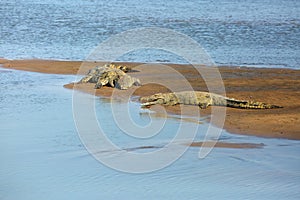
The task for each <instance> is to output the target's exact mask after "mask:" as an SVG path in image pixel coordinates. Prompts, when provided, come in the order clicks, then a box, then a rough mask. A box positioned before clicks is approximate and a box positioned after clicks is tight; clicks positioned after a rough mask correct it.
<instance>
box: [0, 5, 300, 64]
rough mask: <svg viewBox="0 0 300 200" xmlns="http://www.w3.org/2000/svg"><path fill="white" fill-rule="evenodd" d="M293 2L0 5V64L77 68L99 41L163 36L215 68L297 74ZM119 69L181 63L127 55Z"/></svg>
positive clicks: (299, 40) (297, 21)
mask: <svg viewBox="0 0 300 200" xmlns="http://www.w3.org/2000/svg"><path fill="white" fill-rule="evenodd" d="M299 8H300V1H298V0H285V1H284V2H283V1H281V0H255V1H252V0H243V1H241V0H229V1H228V0H226V1H225V0H221V1H217V0H212V1H207V0H201V1H196V0H193V1H188V0H183V1H175V0H167V1H156V0H155V1H140V0H126V1H117V0H109V1H108V0H101V1H93V0H79V1H72V0H59V1H58V0H35V1H32V0H30V1H28V0H20V1H8V0H2V1H1V2H0V27H1V30H0V45H1V48H0V57H5V58H51V59H64V60H83V59H85V58H86V57H87V56H88V54H89V53H90V52H91V51H92V50H93V49H94V48H95V47H96V46H97V45H99V44H100V43H101V42H103V41H104V40H105V39H107V38H109V37H111V36H113V35H115V34H117V33H121V32H122V31H126V30H130V29H133V28H141V27H162V28H169V29H172V30H175V31H178V32H180V33H183V34H186V35H187V36H189V37H191V38H192V39H194V40H196V41H197V42H198V43H199V44H201V45H202V46H203V47H204V48H205V50H206V51H207V52H208V54H210V55H211V57H212V58H213V59H214V61H215V62H216V63H217V64H219V65H246V66H257V67H284V68H295V69H299V63H300V57H299V55H300V46H299V45H298V44H300V14H299V13H300V12H299ZM120 60H124V61H135V62H136V61H142V62H157V61H160V62H161V61H163V62H172V63H180V62H183V61H184V60H183V59H182V58H181V57H180V55H178V56H174V55H172V54H170V53H162V52H161V51H154V50H152V51H149V50H147V51H135V52H131V53H129V54H127V55H124V56H123V57H121V58H120Z"/></svg>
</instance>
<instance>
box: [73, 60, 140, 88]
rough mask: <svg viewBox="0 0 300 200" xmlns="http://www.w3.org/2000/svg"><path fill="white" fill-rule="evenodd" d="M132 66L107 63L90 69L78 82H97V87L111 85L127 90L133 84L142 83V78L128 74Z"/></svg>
mask: <svg viewBox="0 0 300 200" xmlns="http://www.w3.org/2000/svg"><path fill="white" fill-rule="evenodd" d="M128 71H130V68H129V67H127V66H125V65H114V64H106V65H104V66H97V67H95V68H93V69H91V70H89V72H88V74H87V75H86V76H85V77H83V78H82V79H81V80H80V81H79V82H78V83H95V89H99V88H101V87H102V86H105V85H107V86H110V87H115V88H118V89H122V90H126V89H128V88H130V87H131V86H133V85H137V86H138V85H141V83H140V80H139V79H137V78H135V77H131V76H129V75H127V74H126V72H128Z"/></svg>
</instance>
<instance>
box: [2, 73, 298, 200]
mask: <svg viewBox="0 0 300 200" xmlns="http://www.w3.org/2000/svg"><path fill="white" fill-rule="evenodd" d="M74 80H75V76H67V75H49V74H39V73H32V72H22V71H14V70H4V69H1V71H0V91H1V93H0V110H1V112H0V122H1V123H0V137H1V139H0V146H1V151H0V152H1V153H0V157H1V165H0V199H3V200H16V199H22V200H26V199H28V200H33V199H68V198H70V199H154V198H155V199H199V198H203V199H211V198H212V199H224V198H230V199H241V198H242V199H299V197H300V193H299V190H298V189H299V184H300V170H299V169H300V159H299V150H300V143H299V141H293V140H285V139H264V138H257V137H251V136H241V135H232V134H229V133H227V132H226V131H224V130H223V131H222V134H221V136H220V138H219V140H220V141H223V142H246V143H263V144H264V145H265V146H264V147H263V148H258V149H224V148H222V149H221V148H214V149H213V151H212V152H210V154H208V156H206V157H205V158H204V159H199V157H198V154H199V148H197V147H193V148H189V149H187V151H186V152H185V153H184V154H183V156H181V157H180V156H178V159H177V160H176V161H175V162H174V163H173V164H171V165H166V166H165V167H164V168H162V169H160V170H154V171H153V172H150V173H141V174H132V173H126V172H120V171H117V170H115V169H114V168H110V167H107V166H106V165H104V164H105V163H104V164H102V163H101V162H99V161H97V160H96V159H94V158H93V156H92V155H91V154H89V153H88V151H87V150H86V149H85V147H84V145H83V143H82V142H81V140H80V139H79V135H78V133H77V130H76V126H75V124H74V119H73V109H72V97H73V94H72V90H68V89H64V88H63V87H62V85H63V84H66V83H69V82H71V81H74ZM81 95H83V96H84V97H85V98H87V99H92V100H93V101H94V102H95V110H96V115H97V118H98V122H99V123H100V124H101V126H102V127H103V129H104V130H105V133H106V135H107V137H109V138H110V139H111V141H112V142H113V143H114V144H116V145H118V146H119V147H120V148H122V149H125V150H127V151H129V152H133V153H147V152H148V153H151V152H153V151H156V150H157V149H160V148H162V147H164V145H165V144H166V143H167V142H169V141H170V140H171V139H172V138H173V137H175V133H176V130H177V129H178V126H179V125H181V126H187V127H192V126H194V125H195V122H190V121H188V120H186V121H181V120H180V117H179V116H177V117H176V116H174V117H170V118H167V119H165V122H164V126H163V128H162V129H161V130H160V131H159V134H158V135H154V136H153V137H150V138H134V139H132V137H128V135H126V134H125V133H124V131H123V130H121V129H119V128H118V126H116V124H115V121H114V117H113V116H111V112H110V110H109V109H110V107H111V105H112V102H110V101H108V100H107V99H102V98H100V99H99V98H98V97H93V96H92V95H88V94H81ZM124 104H127V103H123V102H119V103H118V102H113V105H119V106H122V105H124ZM129 105H130V113H131V116H132V118H133V119H134V121H135V123H136V124H139V125H141V126H145V125H147V124H148V123H149V118H148V117H147V116H148V114H147V112H146V111H145V110H141V109H140V107H139V105H138V104H136V103H135V102H129ZM116 114H117V115H119V116H122V115H125V114H126V113H125V112H124V109H120V111H118V112H117V113H116ZM153 120H154V122H155V121H157V122H160V121H161V120H162V118H160V117H154V118H153ZM208 125H209V124H206V123H203V124H201V123H200V124H199V127H198V129H197V131H196V134H197V135H196V137H195V140H201V139H203V137H204V134H205V132H206V131H207V128H208ZM185 130H189V129H185ZM186 134H187V135H188V134H189V132H188V131H187V132H186ZM124 135H125V136H124ZM178 142H180V140H179V141H178ZM178 145H182V144H178ZM140 147H151V148H140ZM152 147H154V148H152ZM175 147H176V146H175ZM178 147H180V146H178ZM101 149H102V150H105V151H103V152H102V153H101V152H100V154H101V156H102V158H105V159H112V160H113V159H115V160H116V159H120V160H122V158H121V157H120V156H122V154H119V152H118V151H111V149H109V148H108V149H105V148H104V149H103V147H101ZM176 149H177V148H175V149H174V150H176ZM144 151H146V152H144ZM174 152H175V151H174ZM174 152H173V151H172V149H171V151H169V154H167V156H168V155H170V156H173V154H174ZM118 156H119V157H118ZM151 162H152V164H153V163H154V164H156V162H164V160H163V157H162V158H161V159H159V157H158V159H157V160H150V163H151ZM130 164H132V163H131V160H126V162H121V163H120V165H119V167H121V168H122V167H124V166H130ZM139 165H140V166H141V167H144V166H145V167H148V166H147V165H148V163H143V162H140V163H139ZM133 167H136V166H133Z"/></svg>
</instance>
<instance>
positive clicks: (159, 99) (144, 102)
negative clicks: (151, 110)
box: [140, 93, 165, 108]
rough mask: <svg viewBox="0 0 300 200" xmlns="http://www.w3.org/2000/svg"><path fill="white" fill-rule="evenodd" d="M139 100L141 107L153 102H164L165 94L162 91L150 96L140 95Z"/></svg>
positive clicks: (150, 104)
mask: <svg viewBox="0 0 300 200" xmlns="http://www.w3.org/2000/svg"><path fill="white" fill-rule="evenodd" d="M140 101H141V102H142V104H141V106H142V107H143V108H145V107H150V106H152V105H155V104H164V101H165V95H164V94H162V93H157V94H153V95H150V96H145V97H141V98H140Z"/></svg>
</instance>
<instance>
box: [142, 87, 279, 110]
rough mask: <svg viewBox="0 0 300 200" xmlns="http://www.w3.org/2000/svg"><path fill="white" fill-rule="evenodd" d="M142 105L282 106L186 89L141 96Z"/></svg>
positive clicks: (263, 107) (266, 107)
mask: <svg viewBox="0 0 300 200" xmlns="http://www.w3.org/2000/svg"><path fill="white" fill-rule="evenodd" d="M140 101H141V102H142V107H150V106H151V105H155V104H161V105H169V106H173V105H176V104H185V105H197V106H199V107H200V108H201V109H204V108H207V107H208V106H227V107H232V108H242V109H272V108H282V107H281V106H276V105H271V104H266V103H262V102H253V101H244V100H236V99H232V98H228V97H224V96H222V95H218V94H214V93H209V92H200V91H184V92H174V93H157V94H154V95H151V96H146V97H141V98H140Z"/></svg>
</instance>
